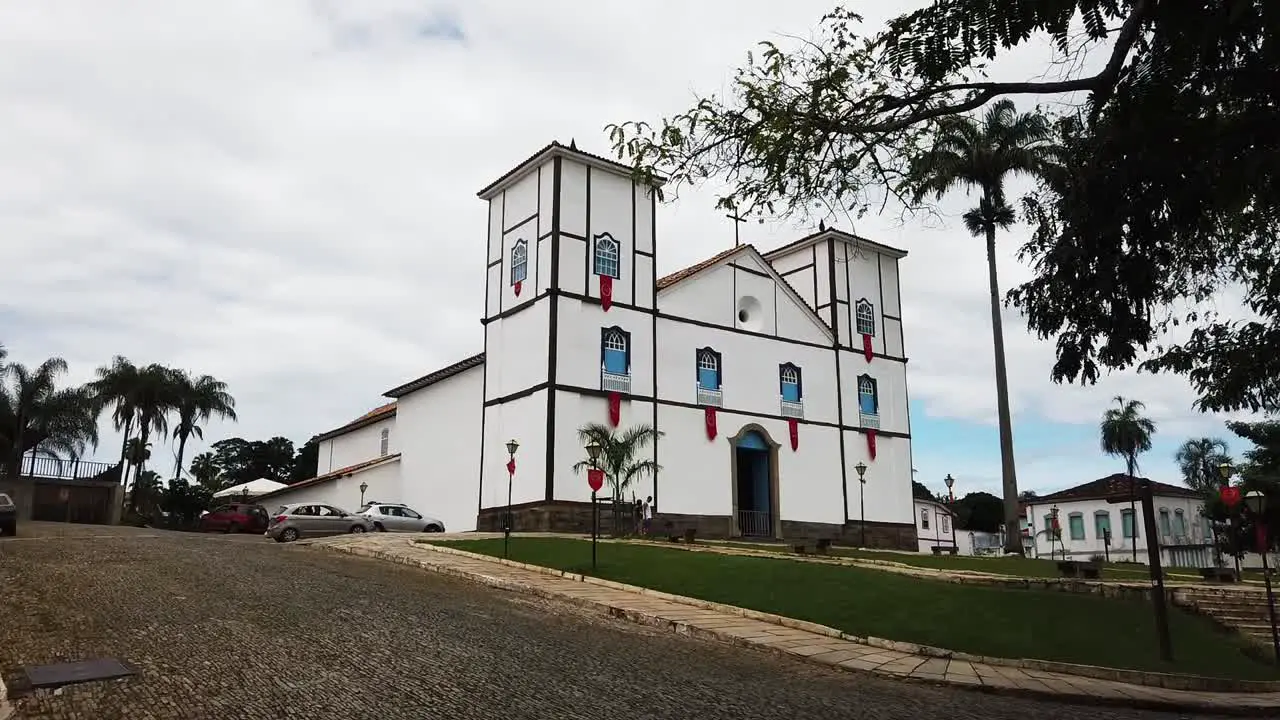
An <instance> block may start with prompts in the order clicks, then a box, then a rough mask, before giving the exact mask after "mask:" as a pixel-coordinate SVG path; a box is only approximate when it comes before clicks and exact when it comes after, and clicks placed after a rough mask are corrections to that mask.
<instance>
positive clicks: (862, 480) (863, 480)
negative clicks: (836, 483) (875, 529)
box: [853, 462, 867, 547]
mask: <svg viewBox="0 0 1280 720" xmlns="http://www.w3.org/2000/svg"><path fill="white" fill-rule="evenodd" d="M853 469H854V470H856V471H858V512H859V513H861V515H862V519H861V520H859V521H858V532H859V533H860V536H861V538H862V539H861V540H859V541H858V547H866V546H867V498H866V488H867V464H866V463H864V462H860V463H858V464H857V465H854V466H853Z"/></svg>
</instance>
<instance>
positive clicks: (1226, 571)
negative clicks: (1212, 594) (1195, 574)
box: [1200, 567, 1238, 583]
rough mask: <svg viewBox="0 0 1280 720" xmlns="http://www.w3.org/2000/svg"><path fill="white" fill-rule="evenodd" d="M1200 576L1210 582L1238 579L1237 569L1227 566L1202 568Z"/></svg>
mask: <svg viewBox="0 0 1280 720" xmlns="http://www.w3.org/2000/svg"><path fill="white" fill-rule="evenodd" d="M1200 577H1202V578H1204V579H1205V580H1208V581H1209V582H1222V583H1233V582H1237V581H1238V578H1237V577H1236V571H1235V570H1232V569H1231V568H1225V567H1206V568H1200Z"/></svg>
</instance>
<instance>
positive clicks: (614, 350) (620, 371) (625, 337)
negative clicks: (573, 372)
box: [600, 325, 631, 392]
mask: <svg viewBox="0 0 1280 720" xmlns="http://www.w3.org/2000/svg"><path fill="white" fill-rule="evenodd" d="M600 389H601V390H613V391H617V392H631V334H630V333H628V332H627V331H626V330H623V329H622V328H620V327H618V326H616V325H615V326H613V327H607V328H601V330H600Z"/></svg>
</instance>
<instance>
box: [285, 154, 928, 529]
mask: <svg viewBox="0 0 1280 720" xmlns="http://www.w3.org/2000/svg"><path fill="white" fill-rule="evenodd" d="M479 197H480V199H481V200H483V201H485V202H487V203H488V206H489V215H488V216H489V223H488V230H487V242H486V247H487V254H486V268H485V283H486V284H485V287H486V292H485V307H484V308H483V317H482V325H483V328H484V340H483V351H482V352H481V353H479V354H477V355H475V356H472V357H470V358H466V359H464V360H462V361H460V362H458V363H455V364H454V365H451V366H449V367H447V368H443V369H441V370H438V371H436V372H433V373H430V374H428V375H425V376H423V377H421V378H417V379H415V380H413V381H410V382H408V383H405V384H404V385H401V386H399V387H397V388H393V389H391V390H389V391H388V392H387V393H386V395H387V396H388V397H389V398H391V399H392V400H393V401H394V402H393V403H391V404H388V405H385V406H383V407H381V408H378V409H377V410H375V411H374V412H372V413H369V414H368V415H366V416H362V417H361V418H357V419H356V420H355V421H353V422H352V423H348V424H347V425H344V426H343V427H341V428H338V429H336V430H334V431H331V432H329V433H326V434H325V435H323V436H321V445H320V467H319V471H318V473H317V477H316V478H314V479H312V480H308V481H304V482H303V483H299V484H298V485H295V486H293V487H291V488H290V489H288V490H285V491H282V492H281V493H277V494H275V495H274V496H273V499H274V500H277V501H278V502H281V503H284V502H303V501H316V502H331V503H333V504H340V505H346V506H349V507H354V506H355V505H356V504H357V499H356V497H355V496H354V495H352V490H353V489H354V487H356V486H360V485H364V486H366V491H365V493H363V497H361V498H360V500H366V499H367V500H378V501H381V502H404V503H406V504H409V505H411V506H414V507H417V508H418V509H419V510H420V511H422V512H425V513H426V514H428V515H432V516H433V517H438V518H441V519H443V520H444V521H445V524H446V527H447V528H448V529H449V530H451V531H452V530H468V529H473V528H479V529H485V530H494V529H498V528H500V527H501V518H502V515H503V513H505V512H506V510H507V508H508V502H510V506H511V508H512V513H513V515H514V518H515V521H514V527H515V529H516V530H557V531H582V530H586V529H588V528H589V527H590V497H591V491H590V489H589V487H588V486H587V482H586V478H585V475H579V474H576V473H574V471H573V466H574V465H575V464H577V463H578V462H580V461H582V460H584V459H585V457H586V454H585V451H584V449H583V447H582V445H581V442H580V440H579V436H578V429H579V428H580V427H582V426H583V425H584V424H586V423H591V422H595V423H601V424H605V425H608V426H615V427H617V428H619V429H626V428H627V427H629V426H634V425H636V424H641V423H643V424H647V425H650V426H653V427H655V428H657V429H658V430H659V431H661V433H662V436H661V437H660V438H659V439H658V440H657V441H656V443H654V444H652V445H651V446H650V447H649V448H648V452H649V453H650V457H652V458H653V459H654V460H656V462H657V463H658V465H659V466H660V470H659V471H658V472H657V474H656V477H652V478H645V479H644V480H643V481H641V482H640V483H639V484H638V485H633V486H632V487H629V488H628V489H627V491H626V494H627V496H628V499H629V498H630V497H631V496H632V494H634V496H636V497H639V498H644V497H648V496H652V497H653V498H654V503H655V507H656V514H657V517H656V525H655V526H656V527H657V528H659V529H662V528H664V527H670V528H672V529H673V530H676V531H680V530H683V529H685V528H696V529H697V531H698V535H699V536H700V537H738V536H745V537H768V538H789V537H831V538H838V539H840V540H842V541H843V542H846V543H856V542H861V541H863V540H864V539H865V541H866V544H867V545H874V546H879V547H898V548H902V549H914V548H915V547H916V532H915V522H914V515H915V513H914V510H913V504H912V497H911V428H910V418H909V413H908V405H907V386H906V357H905V352H904V348H903V334H902V320H901V298H900V289H899V287H898V274H899V269H898V263H899V261H900V260H901V259H903V258H904V257H905V256H906V253H905V252H904V251H901V250H898V249H895V248H891V247H888V246H885V245H881V244H879V243H875V242H872V241H869V240H865V239H862V238H858V237H855V236H853V235H850V234H847V233H843V232H840V231H837V230H829V229H822V230H820V231H819V232H817V233H814V234H811V235H809V236H807V237H803V238H800V239H799V240H796V241H795V242H792V243H790V244H787V245H785V246H783V247H780V248H777V249H774V250H771V251H769V252H765V253H761V252H760V251H758V250H757V249H756V248H755V247H753V246H751V245H741V246H737V247H734V248H732V249H729V250H726V251H724V252H722V253H720V254H718V255H716V256H714V257H711V258H709V259H707V260H705V261H703V262H700V263H698V264H697V265H694V266H692V267H689V268H685V269H684V270H681V271H679V272H676V273H674V274H670V275H667V276H665V277H659V276H658V274H657V265H658V252H659V243H658V234H657V224H658V202H657V199H656V193H655V192H654V188H651V187H647V186H645V185H643V184H641V183H639V182H637V181H635V180H634V179H633V178H632V176H631V174H630V169H629V168H627V167H626V166H623V165H620V164H617V163H614V162H612V161H609V160H607V159H604V158H601V157H598V156H595V155H591V154H588V153H585V152H581V151H579V150H577V149H576V148H573V147H565V146H563V145H560V144H558V143H552V144H551V145H548V146H547V147H545V148H543V149H542V150H540V151H539V152H537V153H535V154H534V155H533V156H532V157H531V158H529V159H528V160H526V161H525V162H523V163H521V164H520V165H519V166H517V167H516V168H515V169H513V170H511V171H510V172H508V173H506V174H505V175H503V176H502V177H500V178H499V179H498V180H496V181H495V182H493V183H492V184H490V185H489V186H488V187H486V188H484V189H483V190H481V191H480V193H479ZM511 439H515V440H516V441H517V442H518V443H519V448H518V450H517V452H516V455H515V457H514V463H512V460H513V458H511V457H510V456H509V455H508V452H507V449H506V445H507V442H508V441H509V440H511ZM513 468H514V473H511V472H509V471H510V470H511V469H513ZM859 468H862V469H863V473H862V474H861V475H860V474H859V473H858V472H857V471H858V469H859ZM362 477H363V478H365V479H364V480H362V479H361V478H362ZM370 479H372V481H370ZM605 492H606V493H607V488H606V490H605ZM348 496H350V497H348ZM864 521H865V522H864Z"/></svg>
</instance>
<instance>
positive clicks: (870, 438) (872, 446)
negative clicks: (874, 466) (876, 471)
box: [866, 429, 876, 460]
mask: <svg viewBox="0 0 1280 720" xmlns="http://www.w3.org/2000/svg"><path fill="white" fill-rule="evenodd" d="M866 433H867V456H868V457H870V458H871V459H872V460H875V459H876V431H875V430H870V429H868V430H867V431H866Z"/></svg>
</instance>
